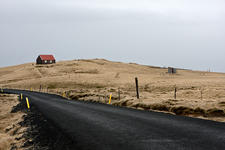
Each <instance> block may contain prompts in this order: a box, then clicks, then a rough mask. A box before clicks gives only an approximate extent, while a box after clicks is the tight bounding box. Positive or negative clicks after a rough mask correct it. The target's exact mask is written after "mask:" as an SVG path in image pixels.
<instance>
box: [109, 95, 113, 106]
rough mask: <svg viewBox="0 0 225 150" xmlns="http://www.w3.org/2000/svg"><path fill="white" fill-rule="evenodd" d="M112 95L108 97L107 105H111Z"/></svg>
mask: <svg viewBox="0 0 225 150" xmlns="http://www.w3.org/2000/svg"><path fill="white" fill-rule="evenodd" d="M111 99H112V94H110V96H109V104H111Z"/></svg>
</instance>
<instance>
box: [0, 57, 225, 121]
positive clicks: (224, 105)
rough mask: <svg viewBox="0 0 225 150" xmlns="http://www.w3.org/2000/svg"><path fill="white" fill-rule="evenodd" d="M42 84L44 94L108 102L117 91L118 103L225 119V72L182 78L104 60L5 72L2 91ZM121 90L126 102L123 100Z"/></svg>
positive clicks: (186, 73) (189, 73)
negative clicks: (138, 88) (63, 93)
mask: <svg viewBox="0 0 225 150" xmlns="http://www.w3.org/2000/svg"><path fill="white" fill-rule="evenodd" d="M135 77H138V79H139V87H140V99H139V100H138V99H136V92H135V82H134V78H135ZM40 85H42V87H43V88H44V91H46V90H47V88H48V91H49V92H53V93H59V94H61V93H62V92H64V91H66V95H67V97H70V98H71V99H80V100H92V101H100V102H104V103H106V102H107V100H108V97H109V94H110V93H112V94H113V97H112V102H113V103H114V104H115V105H122V106H128V107H132V108H137V109H146V110H149V109H154V110H159V111H168V112H171V113H175V114H178V115H190V116H195V117H205V118H210V119H214V120H218V121H225V119H224V118H225V116H224V111H225V74H224V73H212V72H201V71H191V70H179V69H178V71H177V74H175V75H171V74H167V69H166V68H159V67H152V66H144V65H138V64H134V63H129V64H127V63H121V62H111V61H107V60H104V59H94V60H73V61H62V62H58V63H57V64H53V65H35V64H32V63H29V64H23V65H18V66H12V67H6V68H0V87H5V88H19V89H30V88H32V89H35V90H39V87H40ZM175 86H176V87H177V90H178V91H177V99H176V100H174V87H175ZM118 88H120V91H121V93H120V97H121V101H118ZM201 91H202V96H201ZM122 103H123V104H122Z"/></svg>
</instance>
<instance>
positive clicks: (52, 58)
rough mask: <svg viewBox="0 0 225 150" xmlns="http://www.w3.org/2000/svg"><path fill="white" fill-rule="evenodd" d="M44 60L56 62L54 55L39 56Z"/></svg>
mask: <svg viewBox="0 0 225 150" xmlns="http://www.w3.org/2000/svg"><path fill="white" fill-rule="evenodd" d="M39 56H40V57H41V59H42V60H55V58H54V56H53V55H39Z"/></svg>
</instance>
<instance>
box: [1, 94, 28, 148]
mask: <svg viewBox="0 0 225 150" xmlns="http://www.w3.org/2000/svg"><path fill="white" fill-rule="evenodd" d="M18 103H19V102H18V98H17V96H15V95H4V94H0V150H10V149H12V147H17V149H23V148H19V147H21V146H22V145H23V143H24V141H25V140H24V138H23V137H22V136H23V133H24V132H25V131H26V128H24V127H21V126H20V125H19V124H18V123H19V122H20V121H22V120H23V119H22V116H23V115H24V113H22V112H17V113H11V110H12V108H13V106H15V105H17V104H18Z"/></svg>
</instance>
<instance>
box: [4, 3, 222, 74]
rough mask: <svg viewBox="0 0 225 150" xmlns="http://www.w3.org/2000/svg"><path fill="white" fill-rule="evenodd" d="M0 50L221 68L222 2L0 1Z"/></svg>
mask: <svg viewBox="0 0 225 150" xmlns="http://www.w3.org/2000/svg"><path fill="white" fill-rule="evenodd" d="M0 52H1V59H0V67H3V66H9V65H15V64H23V63H26V62H34V61H35V59H36V57H37V56H38V55H39V54H54V55H55V57H56V59H57V60H72V59H88V58H105V59H109V60H113V61H123V62H136V63H139V64H146V65H154V66H175V67H179V68H189V69H194V70H207V69H209V68H210V69H211V70H212V71H220V72H225V1H224V0H169V1H168V0H0Z"/></svg>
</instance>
